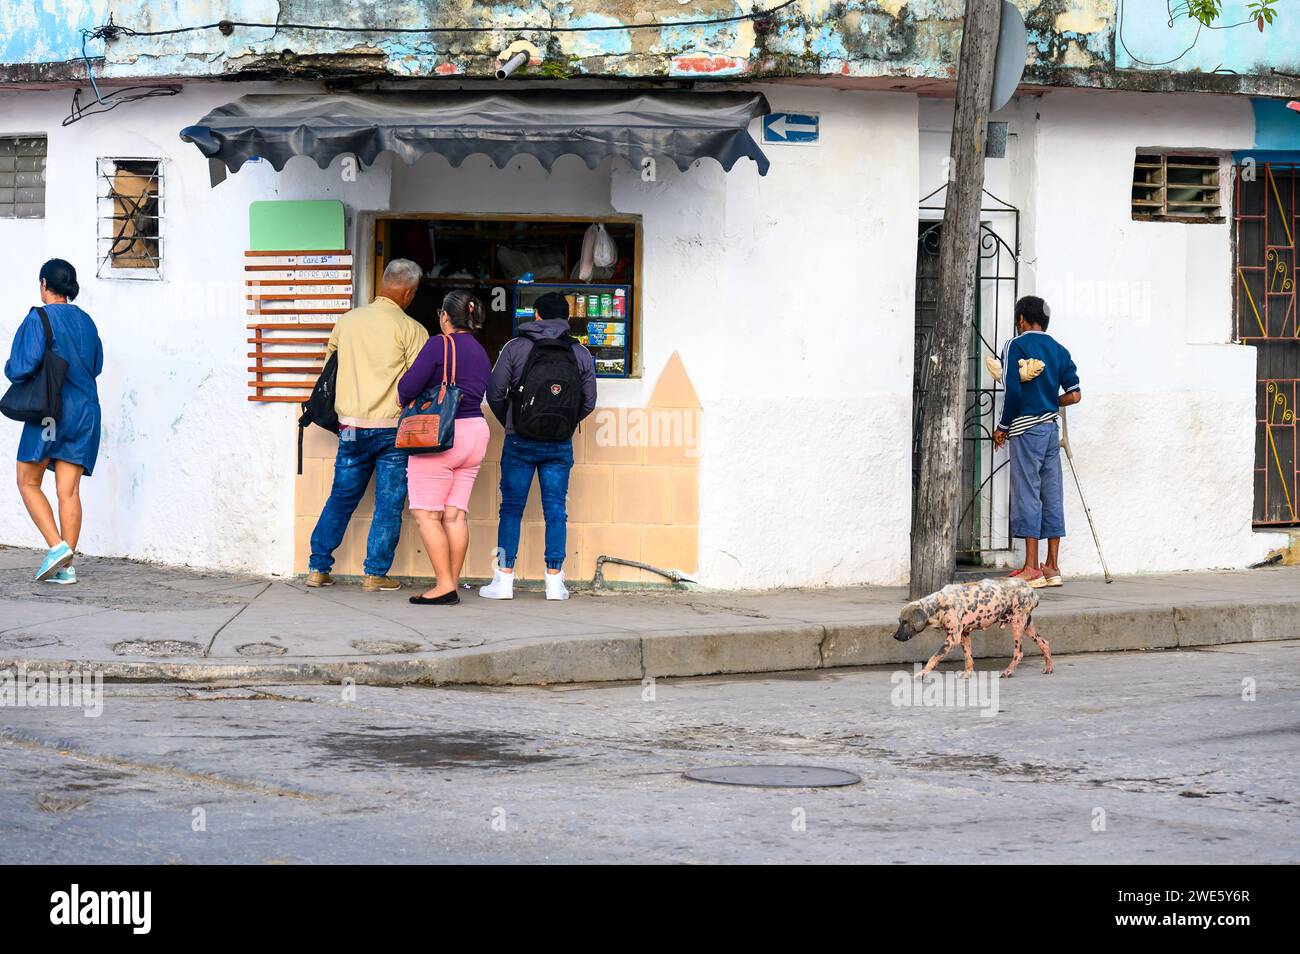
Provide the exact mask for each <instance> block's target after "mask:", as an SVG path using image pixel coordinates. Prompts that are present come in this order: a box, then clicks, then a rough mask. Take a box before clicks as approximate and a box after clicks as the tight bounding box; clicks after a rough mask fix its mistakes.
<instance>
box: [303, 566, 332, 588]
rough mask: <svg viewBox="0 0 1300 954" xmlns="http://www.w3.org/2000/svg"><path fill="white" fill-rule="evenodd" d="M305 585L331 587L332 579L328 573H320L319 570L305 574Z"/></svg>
mask: <svg viewBox="0 0 1300 954" xmlns="http://www.w3.org/2000/svg"><path fill="white" fill-rule="evenodd" d="M307 585H308V586H333V585H334V577H332V576H330V575H329V574H328V573H325V572H322V571H321V570H312V571H311V572H310V573H308V574H307Z"/></svg>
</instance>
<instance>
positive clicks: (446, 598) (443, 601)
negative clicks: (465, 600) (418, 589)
mask: <svg viewBox="0 0 1300 954" xmlns="http://www.w3.org/2000/svg"><path fill="white" fill-rule="evenodd" d="M411 602H412V603H414V604H416V605H417V606H455V605H456V604H457V603H459V602H460V594H459V593H457V592H456V591H455V590H452V591H451V592H450V593H443V594H442V596H433V597H427V598H426V597H423V596H412V597H411Z"/></svg>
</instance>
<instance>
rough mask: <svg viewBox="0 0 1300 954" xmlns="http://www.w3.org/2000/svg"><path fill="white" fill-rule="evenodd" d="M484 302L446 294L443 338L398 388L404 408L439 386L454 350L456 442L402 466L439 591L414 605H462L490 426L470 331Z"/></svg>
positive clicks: (484, 372)
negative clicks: (472, 502) (445, 359)
mask: <svg viewBox="0 0 1300 954" xmlns="http://www.w3.org/2000/svg"><path fill="white" fill-rule="evenodd" d="M483 318H484V312H483V303H482V302H481V301H479V300H478V299H477V298H475V297H474V295H473V294H471V293H470V292H468V291H465V290H464V289H460V288H458V289H455V290H453V291H450V292H448V293H447V296H446V297H445V298H443V300H442V308H441V309H439V311H438V321H439V324H440V326H441V328H442V334H443V335H446V336H447V338H443V337H442V336H441V335H435V336H434V337H432V338H430V339H429V340H428V341H427V342H425V345H424V348H423V349H422V350H421V351H420V354H419V355H418V356H417V357H416V359H415V362H414V363H413V364H412V365H411V370H409V371H407V372H406V374H404V375H403V376H402V379H401V380H400V381H398V382H397V397H398V400H399V401H401V403H402V406H405V405H406V404H407V403H408V402H409V401H411V400H412V399H413V398H416V397H418V396H419V394H420V392H422V391H424V390H426V389H428V388H436V387H438V386H439V385H440V384H442V355H443V347H444V344H445V343H446V342H447V341H448V340H449V341H450V347H451V348H453V349H455V363H454V364H453V365H452V367H453V368H454V369H455V372H456V379H455V383H456V386H457V387H458V388H460V389H461V392H462V393H461V399H460V409H459V410H458V411H457V412H456V436H455V438H454V440H453V441H452V446H451V447H450V448H449V449H447V450H445V451H443V452H442V453H440V454H412V455H411V457H410V460H409V461H408V463H407V466H406V495H407V496H408V497H409V498H410V507H411V513H412V514H413V515H414V517H415V523H416V526H417V527H419V529H420V539H422V540H423V541H424V552H425V553H427V554H429V559H430V561H431V562H432V563H433V572H434V574H435V575H436V576H437V577H438V582H437V585H435V586H434V588H433V589H431V590H428V591H427V592H425V593H424V594H422V595H420V596H412V597H411V602H412V603H419V604H423V605H429V606H450V605H452V604H455V603H459V602H460V596H459V595H458V594H457V592H456V589H457V586H458V585H459V582H460V571H461V568H462V567H463V566H464V565H465V553H466V551H467V550H468V549H469V522H468V521H467V520H466V519H465V515H466V513H468V511H469V497H470V492H471V491H472V490H473V489H474V478H475V477H477V476H478V468H479V465H480V464H481V463H483V455H484V454H485V453H487V445H488V425H487V421H486V420H485V419H484V417H483V393H484V392H485V391H486V390H487V386H488V379H489V378H490V377H491V376H492V362H491V361H489V360H488V356H487V352H486V351H484V350H483V346H482V345H481V344H479V343H478V340H477V339H476V338H475V337H474V334H473V332H475V331H478V330H479V329H480V328H482V327H483Z"/></svg>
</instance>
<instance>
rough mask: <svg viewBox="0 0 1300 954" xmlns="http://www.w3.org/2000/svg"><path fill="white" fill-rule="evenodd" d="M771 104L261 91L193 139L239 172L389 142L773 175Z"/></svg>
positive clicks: (631, 96)
mask: <svg viewBox="0 0 1300 954" xmlns="http://www.w3.org/2000/svg"><path fill="white" fill-rule="evenodd" d="M770 111H771V107H769V106H768V103H767V99H766V98H765V97H763V96H762V95H761V94H756V93H732V92H725V93H710V92H705V93H695V92H628V91H625V90H616V91H610V90H573V91H564V92H555V91H551V90H520V91H517V92H511V93H496V92H492V93H484V92H463V91H462V92H406V91H394V92H378V93H313V94H307V95H277V94H274V93H271V94H263V93H258V94H253V95H250V96H244V97H242V98H240V99H237V100H235V101H234V102H233V103H227V104H226V105H225V106H222V107H220V108H219V109H214V110H213V111H212V112H210V113H208V115H206V116H204V117H203V118H202V119H201V120H199V122H198V123H197V124H196V125H194V126H189V127H187V128H185V129H182V130H181V139H183V140H185V141H186V142H192V143H194V145H196V146H197V147H198V149H199V151H200V152H202V153H203V154H204V155H205V156H207V157H208V158H209V159H211V160H215V161H217V162H220V163H222V164H224V165H225V166H226V168H228V169H230V171H232V172H234V171H236V170H237V169H239V167H240V166H242V165H243V164H244V163H245V162H246V161H247V160H249V159H251V158H253V157H260V158H262V159H265V160H266V161H267V162H269V163H271V165H272V166H274V167H275V168H276V169H277V170H280V169H283V168H284V164H285V163H286V162H288V161H289V159H290V158H292V157H293V156H311V158H312V159H314V160H315V161H316V164H317V165H318V166H320V167H321V168H322V169H323V168H325V167H326V166H328V165H329V164H330V163H331V162H332V161H333V160H334V159H335V158H336V157H338V156H340V155H354V156H356V157H357V158H358V159H359V160H360V161H361V162H362V163H364V164H366V165H369V164H370V163H372V162H374V160H375V159H376V157H378V156H379V154H380V153H382V152H392V153H396V154H397V155H398V156H400V157H401V158H402V159H403V160H405V161H406V162H407V163H413V162H415V161H416V160H418V159H420V158H421V157H423V156H425V155H428V154H429V153H431V152H437V153H441V154H442V155H444V156H446V157H447V159H448V160H450V162H451V164H452V165H453V166H459V165H460V164H461V163H462V162H464V160H465V158H466V157H467V156H471V155H474V154H475V153H484V154H486V155H487V156H488V157H489V158H490V159H491V160H492V162H493V163H495V164H496V165H497V166H498V167H504V166H505V165H506V163H508V162H509V161H510V159H511V158H512V157H513V156H516V155H518V154H520V153H528V154H529V155H532V156H536V157H537V159H538V161H540V162H541V164H542V165H543V166H544V167H545V168H547V169H550V168H551V166H552V164H553V163H554V162H555V160H556V159H558V158H559V157H560V156H563V155H568V154H573V155H577V156H580V157H581V158H582V159H583V160H584V161H585V162H586V163H587V165H588V166H589V167H592V168H594V167H595V166H596V165H597V164H598V163H600V161H601V160H603V159H604V158H605V157H607V156H611V155H615V156H623V157H624V158H626V159H628V160H629V161H630V162H632V164H633V165H634V166H638V167H639V166H640V164H641V160H642V159H643V158H645V157H647V156H653V157H655V158H656V159H659V160H662V159H665V158H666V159H668V160H670V161H672V162H673V163H674V164H675V165H676V166H677V167H678V168H679V169H685V168H686V167H687V166H689V165H690V164H691V163H692V162H694V161H695V160H697V159H703V158H711V159H716V160H717V161H718V162H719V163H721V164H722V167H723V168H724V169H728V170H729V169H730V168H731V167H732V166H733V165H735V164H736V162H737V161H738V160H740V159H746V158H748V159H753V160H754V161H755V162H756V163H758V171H759V173H760V174H762V175H766V174H767V169H768V165H769V163H768V159H767V157H766V156H765V155H763V153H762V151H761V150H760V149H759V148H758V144H757V143H756V142H754V139H753V137H752V136H750V135H749V132H748V130H747V127H748V125H749V123H750V121H751V120H752V119H754V118H756V117H758V116H764V115H767V113H769V112H770Z"/></svg>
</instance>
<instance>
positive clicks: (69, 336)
mask: <svg viewBox="0 0 1300 954" xmlns="http://www.w3.org/2000/svg"><path fill="white" fill-rule="evenodd" d="M45 314H46V315H47V316H48V317H49V319H50V329H51V330H52V331H53V332H54V350H55V351H56V352H58V354H59V355H60V356H61V357H63V358H64V359H66V360H67V362H68V375H67V377H66V378H65V379H64V381H63V407H62V410H61V412H60V414H59V419H58V421H56V422H55V425H54V427H53V428H47V427H44V426H42V425H40V424H24V425H23V435H22V437H21V438H20V439H19V441H18V460H20V461H23V462H24V463H36V462H38V461H42V460H46V459H48V460H49V461H50V467H51V468H53V466H54V461H56V460H64V461H68V462H69V463H72V464H80V465H81V466H82V467H84V468H85V469H86V476H87V477H89V476H90V475H91V473H92V472H93V471H94V469H95V459H96V458H97V457H98V456H99V433H100V413H99V392H98V390H97V389H96V387H95V378H97V377H98V376H99V373H100V372H101V371H103V370H104V348H103V345H102V344H101V343H100V341H99V331H98V329H97V328H96V327H95V322H94V321H92V320H91V318H90V316H89V315H88V314H86V313H85V312H84V311H82V310H81V309H80V308H78V307H77V306H76V305H72V304H63V305H46V306H45ZM44 357H45V330H44V329H43V328H42V327H41V316H40V315H39V314H37V313H36V309H35V308H33V309H32V310H31V311H30V312H28V313H27V317H26V318H24V319H23V323H22V324H21V325H19V326H18V332H17V334H15V335H14V343H13V348H12V349H11V350H10V353H9V360H8V361H7V362H5V377H7V378H8V379H9V380H10V381H12V382H14V383H15V384H17V383H18V382H19V381H25V380H26V379H28V378H30V377H31V376H32V375H33V374H35V373H36V369H37V368H39V367H40V364H41V359H42V358H44Z"/></svg>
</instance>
